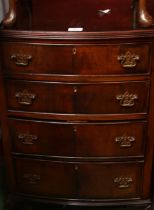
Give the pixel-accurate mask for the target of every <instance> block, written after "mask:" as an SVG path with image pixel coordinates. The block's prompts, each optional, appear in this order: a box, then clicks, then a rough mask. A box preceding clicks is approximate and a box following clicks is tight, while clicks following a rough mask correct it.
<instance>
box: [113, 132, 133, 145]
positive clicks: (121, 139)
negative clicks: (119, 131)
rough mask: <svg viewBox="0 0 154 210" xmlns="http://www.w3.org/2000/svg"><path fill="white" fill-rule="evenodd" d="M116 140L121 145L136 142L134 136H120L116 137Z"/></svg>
mask: <svg viewBox="0 0 154 210" xmlns="http://www.w3.org/2000/svg"><path fill="white" fill-rule="evenodd" d="M115 142H117V143H119V144H120V147H124V148H126V147H131V146H132V143H133V142H135V137H134V136H125V135H124V136H120V137H116V138H115Z"/></svg>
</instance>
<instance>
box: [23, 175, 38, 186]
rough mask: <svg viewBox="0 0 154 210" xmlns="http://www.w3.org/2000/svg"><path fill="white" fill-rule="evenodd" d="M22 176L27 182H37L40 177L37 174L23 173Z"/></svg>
mask: <svg viewBox="0 0 154 210" xmlns="http://www.w3.org/2000/svg"><path fill="white" fill-rule="evenodd" d="M23 178H24V179H25V180H26V182H27V183H28V184H38V182H39V181H40V180H41V177H40V175H38V174H24V176H23Z"/></svg>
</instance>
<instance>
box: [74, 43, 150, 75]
mask: <svg viewBox="0 0 154 210" xmlns="http://www.w3.org/2000/svg"><path fill="white" fill-rule="evenodd" d="M150 48H151V47H150V45H149V44H140V45H139V44H120V45H119V44H118V45H116V44H115V45H97V46H92V45H91V46H80V47H77V48H76V59H75V71H76V72H75V73H76V74H83V75H87V74H88V75H101V74H102V75H118V74H132V75H133V74H143V73H147V72H149V67H150V65H149V64H150V53H151V52H150Z"/></svg>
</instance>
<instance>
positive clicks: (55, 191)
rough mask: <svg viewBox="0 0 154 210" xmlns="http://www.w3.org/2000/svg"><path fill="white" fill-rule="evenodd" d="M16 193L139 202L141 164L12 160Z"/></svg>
mask: <svg viewBox="0 0 154 210" xmlns="http://www.w3.org/2000/svg"><path fill="white" fill-rule="evenodd" d="M15 168H16V169H15V170H16V178H17V190H18V192H22V193H28V194H35V195H42V196H51V197H61V198H83V199H88V198H95V199H114V198H115V199H116V198H123V199H125V198H139V197H140V193H141V191H140V190H141V188H142V185H141V183H142V163H141V162H135V163H133V162H128V163H90V162H88V163H79V162H77V163H69V162H68V163H66V162H56V161H55V162H52V161H46V160H32V159H22V158H20V159H19V158H16V159H15Z"/></svg>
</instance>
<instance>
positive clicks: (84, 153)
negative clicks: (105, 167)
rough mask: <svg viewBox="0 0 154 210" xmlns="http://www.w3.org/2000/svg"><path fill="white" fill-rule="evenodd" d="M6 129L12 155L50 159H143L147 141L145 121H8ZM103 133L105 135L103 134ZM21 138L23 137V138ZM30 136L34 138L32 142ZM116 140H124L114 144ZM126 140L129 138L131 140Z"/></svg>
mask: <svg viewBox="0 0 154 210" xmlns="http://www.w3.org/2000/svg"><path fill="white" fill-rule="evenodd" d="M9 127H10V131H11V139H10V140H12V151H13V152H14V153H24V154H29V153H30V154H35V155H48V156H52V157H55V156H56V157H58V156H59V157H64V156H65V157H66V158H69V157H72V158H73V157H74V158H80V157H84V158H86V157H87V158H88V157H93V158H94V159H95V158H100V159H101V158H103V157H104V158H105V157H116V156H120V157H122V156H124V157H127V156H134V157H135V156H143V155H144V150H145V145H146V139H147V136H146V130H147V122H146V121H137V122H125V123H123V122H118V123H73V122H72V123H71V122H70V123H66V122H65V123H64V122H63V123H62V122H52V121H49V122H48V121H45V122H44V121H30V120H19V119H18V120H15V119H10V120H9ZM106 130H108V131H109V132H105V131H106ZM24 134H25V135H24ZM21 135H24V136H23V138H21ZM32 136H36V137H37V138H34V140H33V138H32ZM118 137H121V138H122V137H123V138H124V137H127V139H123V140H121V141H120V140H119V141H117V140H116V139H117V138H118ZM128 137H133V138H134V141H131V140H130V139H129V138H128ZM26 139H27V141H26Z"/></svg>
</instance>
